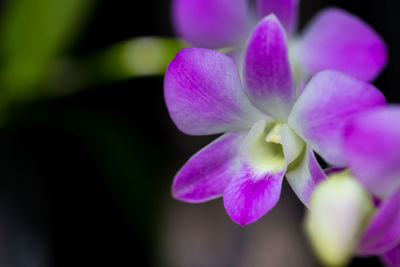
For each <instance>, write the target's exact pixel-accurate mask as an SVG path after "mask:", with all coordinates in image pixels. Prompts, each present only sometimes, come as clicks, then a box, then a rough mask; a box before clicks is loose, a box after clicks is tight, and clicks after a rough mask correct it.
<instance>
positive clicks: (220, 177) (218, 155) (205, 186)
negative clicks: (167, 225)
mask: <svg viewBox="0 0 400 267" xmlns="http://www.w3.org/2000/svg"><path fill="white" fill-rule="evenodd" d="M244 136H245V133H243V132H239V133H228V134H224V135H223V136H221V137H219V138H218V139H216V140H215V141H214V142H212V143H211V144H209V145H208V146H206V147H204V148H203V149H202V150H200V151H199V152H197V153H196V154H195V155H194V156H193V157H191V158H190V159H189V161H188V162H186V164H185V165H184V166H183V167H182V169H181V170H180V171H179V172H178V173H177V175H176V176H175V179H174V182H173V185H172V194H173V196H174V198H176V199H179V200H182V201H185V202H192V203H198V202H204V201H208V200H211V199H214V198H217V197H220V196H222V193H223V192H224V190H225V188H226V186H227V185H228V183H229V182H230V181H231V180H232V178H233V176H234V175H235V171H236V170H237V167H238V164H237V163H238V162H237V155H238V151H239V147H240V144H241V141H242V140H243V137H244Z"/></svg>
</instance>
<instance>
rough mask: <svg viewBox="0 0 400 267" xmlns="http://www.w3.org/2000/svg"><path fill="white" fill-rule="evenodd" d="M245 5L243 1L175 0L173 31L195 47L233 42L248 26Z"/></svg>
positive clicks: (214, 46)
mask: <svg viewBox="0 0 400 267" xmlns="http://www.w3.org/2000/svg"><path fill="white" fill-rule="evenodd" d="M247 4H248V3H247V1H246V0H174V1H173V9H172V11H173V13H172V15H173V21H174V26H175V30H176V31H177V33H178V35H179V36H180V37H182V38H183V39H185V40H186V41H187V42H189V43H191V44H193V45H195V46H197V47H208V48H216V47H223V46H230V45H235V44H237V43H239V42H240V41H241V40H242V39H244V38H245V37H246V34H247V32H248V29H249V18H248V10H247Z"/></svg>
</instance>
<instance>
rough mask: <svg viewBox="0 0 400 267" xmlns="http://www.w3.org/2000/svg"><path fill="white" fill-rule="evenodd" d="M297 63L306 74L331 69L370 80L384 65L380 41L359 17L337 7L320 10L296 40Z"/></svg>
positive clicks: (385, 55)
mask: <svg viewBox="0 0 400 267" xmlns="http://www.w3.org/2000/svg"><path fill="white" fill-rule="evenodd" d="M298 55H299V56H300V59H299V60H300V62H301V63H302V64H303V65H304V67H305V68H306V69H307V70H308V71H309V72H310V74H316V73H318V72H319V71H321V70H325V69H334V70H338V71H341V72H344V73H346V74H349V75H352V76H354V77H356V78H358V79H361V80H365V81H371V80H374V79H375V78H376V76H378V74H379V73H380V72H381V71H382V69H383V68H384V67H385V65H386V63H387V47H386V44H385V42H384V41H383V40H382V38H381V37H380V36H379V35H378V34H377V33H376V32H375V31H374V30H373V29H372V28H371V27H370V26H369V25H368V24H366V23H365V22H363V21H362V20H361V19H360V18H358V17H356V16H354V15H352V14H350V13H348V12H346V11H344V10H341V9H338V8H327V9H325V10H323V11H321V12H320V13H319V14H318V15H317V16H316V17H315V18H314V20H312V21H311V23H310V24H309V26H308V27H306V31H305V34H304V35H303V37H302V39H301V40H300V44H299V51H298Z"/></svg>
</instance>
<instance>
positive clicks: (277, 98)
mask: <svg viewBox="0 0 400 267" xmlns="http://www.w3.org/2000/svg"><path fill="white" fill-rule="evenodd" d="M244 77H245V80H246V84H247V87H246V89H247V94H248V96H249V97H250V100H251V101H252V102H253V103H254V104H255V105H256V106H257V107H258V108H259V109H260V110H262V111H264V112H266V113H268V114H270V115H273V116H275V117H276V118H278V119H280V120H286V119H287V116H288V115H289V112H290V108H291V107H292V104H293V102H294V99H295V90H294V85H293V76H292V72H291V68H290V65H289V59H288V51H287V45H286V36H285V32H284V30H283V28H282V25H281V24H280V22H279V21H278V19H277V18H276V17H275V15H269V16H267V17H266V18H264V19H263V20H262V21H261V22H260V23H259V24H258V25H257V26H256V28H255V30H254V31H253V33H252V35H251V36H250V40H249V42H248V45H247V50H246V55H245V61H244Z"/></svg>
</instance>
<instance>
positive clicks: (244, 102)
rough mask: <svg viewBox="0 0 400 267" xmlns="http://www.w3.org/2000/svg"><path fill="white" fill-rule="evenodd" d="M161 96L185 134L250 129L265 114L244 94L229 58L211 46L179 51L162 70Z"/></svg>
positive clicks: (236, 72)
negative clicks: (165, 69)
mask: <svg viewBox="0 0 400 267" xmlns="http://www.w3.org/2000/svg"><path fill="white" fill-rule="evenodd" d="M164 96H165V102H166V104H167V108H168V111H169V113H170V115H171V118H172V120H173V121H174V122H175V124H176V125H177V127H178V128H179V129H180V130H181V131H182V132H185V133H187V134H193V135H203V134H215V133H223V132H234V131H238V130H244V129H249V128H250V127H251V125H252V124H253V123H254V122H255V121H257V120H259V119H261V118H265V116H264V115H263V114H261V112H260V111H258V110H257V109H256V108H255V107H254V106H253V105H252V104H251V103H250V101H249V100H248V98H247V97H246V95H245V94H244V92H243V89H242V84H241V81H240V78H239V73H238V71H237V69H236V66H235V64H234V62H233V61H232V59H231V58H229V57H228V56H226V55H224V54H222V53H220V52H218V51H214V50H209V49H202V48H188V49H183V50H181V51H180V52H178V54H177V56H176V57H175V58H174V59H173V60H172V61H171V63H170V64H169V66H168V69H167V72H166V74H165V79H164Z"/></svg>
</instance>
